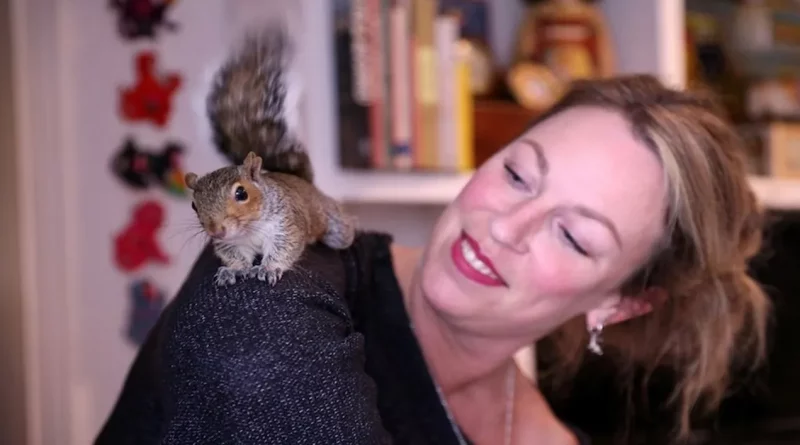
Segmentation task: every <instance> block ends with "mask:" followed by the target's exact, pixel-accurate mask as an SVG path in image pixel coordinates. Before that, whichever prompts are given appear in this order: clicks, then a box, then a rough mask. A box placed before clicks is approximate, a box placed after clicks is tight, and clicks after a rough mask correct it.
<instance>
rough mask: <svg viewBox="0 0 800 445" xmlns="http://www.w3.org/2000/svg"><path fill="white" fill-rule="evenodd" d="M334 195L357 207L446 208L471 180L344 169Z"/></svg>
mask: <svg viewBox="0 0 800 445" xmlns="http://www.w3.org/2000/svg"><path fill="white" fill-rule="evenodd" d="M336 177H337V184H336V185H334V186H333V190H332V194H334V195H336V196H338V197H339V199H341V200H342V201H345V202H349V203H354V204H405V205H416V204H419V205H445V204H447V203H449V202H450V201H452V200H453V199H454V198H455V197H456V195H458V193H459V192H460V191H461V189H462V188H463V187H464V185H466V183H467V181H468V180H469V178H470V175H469V174H459V173H404V172H369V171H364V172H361V171H353V170H342V171H341V172H340V173H338V174H337V175H336Z"/></svg>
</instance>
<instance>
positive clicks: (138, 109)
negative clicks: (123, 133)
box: [119, 51, 183, 128]
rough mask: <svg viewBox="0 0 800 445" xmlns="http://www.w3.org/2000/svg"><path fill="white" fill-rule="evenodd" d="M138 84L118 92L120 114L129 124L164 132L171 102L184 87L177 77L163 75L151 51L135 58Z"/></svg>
mask: <svg viewBox="0 0 800 445" xmlns="http://www.w3.org/2000/svg"><path fill="white" fill-rule="evenodd" d="M135 66H136V81H135V82H134V84H133V85H132V86H130V87H126V88H121V89H120V92H119V96H120V97H119V101H120V114H121V115H122V118H123V119H124V120H126V121H129V122H140V121H146V122H150V123H152V124H153V125H155V126H156V127H159V128H163V127H166V126H167V123H168V122H169V118H170V113H171V112H172V101H173V99H174V97H175V93H176V92H177V91H178V89H179V88H180V86H181V83H182V82H183V81H182V78H181V76H180V75H179V74H177V73H169V74H161V73H159V72H157V69H156V55H155V53H153V52H152V51H141V52H139V53H137V54H136V60H135Z"/></svg>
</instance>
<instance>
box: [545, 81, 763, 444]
mask: <svg viewBox="0 0 800 445" xmlns="http://www.w3.org/2000/svg"><path fill="white" fill-rule="evenodd" d="M573 106H598V107H603V108H607V109H611V110H615V111H617V112H619V113H621V114H622V115H623V116H624V117H625V118H626V119H627V120H628V122H629V123H630V125H631V129H632V131H633V133H634V135H635V136H636V137H637V138H639V139H640V140H641V141H643V142H644V143H645V144H646V145H647V146H648V147H649V148H650V149H651V150H652V151H653V152H654V153H655V154H656V155H657V156H658V158H659V159H660V160H661V164H662V166H663V169H664V173H665V177H666V181H667V186H668V193H669V197H668V199H669V201H668V205H669V207H668V215H667V218H666V221H665V238H664V239H663V242H662V243H661V244H660V245H659V247H658V249H656V251H655V252H654V253H653V255H652V258H651V260H650V261H649V262H648V263H647V264H646V265H645V266H644V267H642V268H641V269H640V270H638V271H636V273H635V274H634V275H632V276H631V277H630V278H629V279H628V280H627V282H626V283H624V285H623V286H622V290H623V292H626V293H627V294H628V295H635V294H636V293H637V291H640V290H643V289H645V288H647V287H649V286H658V287H661V288H663V289H665V290H666V291H667V294H668V298H667V300H666V302H665V303H664V304H663V306H659V307H658V308H657V309H656V310H654V311H653V312H651V313H650V314H648V315H645V316H642V317H639V318H637V319H633V320H630V321H628V322H624V323H620V324H619V325H613V326H610V327H607V328H606V330H605V332H604V333H603V350H604V351H606V352H608V353H609V354H612V356H613V358H614V359H617V361H618V362H619V364H621V365H622V366H621V370H622V371H626V372H624V373H623V375H627V376H628V377H629V380H628V383H629V384H630V385H632V384H633V371H634V370H635V369H636V368H639V369H644V370H645V374H646V376H649V375H651V374H652V372H653V371H655V370H656V369H657V368H661V367H664V366H668V367H669V368H671V369H672V370H673V371H675V374H676V376H677V385H676V387H675V390H674V392H673V394H672V397H671V398H670V402H672V403H674V404H675V406H676V407H677V410H676V412H677V418H676V421H677V429H676V436H678V437H685V436H686V435H687V434H688V431H689V428H690V418H691V417H690V415H691V414H692V413H693V411H694V409H695V406H696V405H697V406H699V407H700V408H705V412H710V411H713V410H714V409H716V408H717V407H718V406H719V403H720V401H721V399H722V397H723V395H724V393H725V391H726V389H727V387H728V385H729V383H730V375H731V372H732V370H733V369H734V366H735V365H740V364H745V365H746V366H749V367H750V369H755V367H756V366H758V364H759V363H760V362H761V361H762V360H763V358H764V356H765V348H766V346H765V344H766V340H765V337H766V332H765V331H766V324H767V320H768V314H769V313H770V304H769V300H768V299H767V297H766V295H765V293H764V292H763V291H762V289H761V288H760V287H759V286H758V285H757V283H756V282H755V281H754V280H753V279H752V278H751V277H750V276H749V275H748V273H747V265H748V260H749V259H750V258H751V257H752V256H754V255H755V254H756V253H757V252H758V251H759V249H760V245H761V225H762V212H761V210H760V208H759V206H758V204H757V201H756V198H755V195H754V194H753V192H752V191H751V189H750V187H749V184H748V181H747V176H746V168H745V163H744V160H743V154H744V146H743V142H742V141H741V139H740V137H739V135H738V134H737V132H736V130H735V128H734V127H733V126H732V125H731V123H729V122H728V120H727V119H726V117H725V115H724V113H723V110H722V108H721V107H720V106H719V105H718V103H717V102H716V100H714V98H713V96H711V95H709V94H705V93H703V92H701V91H678V90H672V89H668V88H665V87H664V86H663V85H662V84H661V83H660V82H658V81H657V80H656V79H655V78H654V77H652V76H648V75H636V76H627V77H616V78H611V79H604V80H591V81H582V82H578V83H575V84H574V86H573V87H572V88H571V90H570V91H569V92H568V93H567V94H566V95H565V96H564V97H563V98H562V99H561V100H560V101H559V102H558V103H557V104H556V105H555V106H554V107H553V108H552V109H550V110H548V112H547V113H546V114H545V115H543V116H540V118H539V119H538V120H539V121H541V120H543V119H546V118H547V117H549V116H551V115H553V114H555V113H558V112H560V111H562V110H564V109H566V108H570V107H573ZM587 340H588V337H587V333H586V326H585V322H584V321H583V319H582V318H581V319H580V320H578V319H576V320H572V321H571V322H570V323H567V324H566V325H565V326H564V327H563V328H562V329H560V330H558V331H557V332H555V333H554V334H553V335H551V336H550V337H549V338H548V339H547V340H546V341H547V343H548V346H549V347H554V349H553V350H554V351H556V360H555V363H553V364H552V366H551V367H549V368H545V369H543V370H542V371H543V377H544V378H548V376H559V377H562V378H563V377H564V376H570V375H573V374H574V371H576V370H577V368H578V365H579V364H580V363H581V361H582V359H583V354H585V350H586V346H585V345H586V341H587ZM548 371H550V372H548ZM565 371H567V372H566V373H565ZM569 371H573V372H569ZM646 381H647V377H646V378H645V382H646ZM701 412H702V411H701Z"/></svg>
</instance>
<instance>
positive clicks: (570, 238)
mask: <svg viewBox="0 0 800 445" xmlns="http://www.w3.org/2000/svg"><path fill="white" fill-rule="evenodd" d="M558 230H560V231H561V234H562V235H564V238H565V239H566V240H567V243H569V245H570V246H571V247H572V248H573V249H575V251H576V252H578V253H579V254H581V255H583V256H586V257H588V256H589V252H587V251H586V249H584V248H583V247H581V245H580V244H578V242H577V241H575V238H574V237H573V236H572V234H571V233H569V230H567V228H566V227H564V226H562V225H560V224H559V226H558Z"/></svg>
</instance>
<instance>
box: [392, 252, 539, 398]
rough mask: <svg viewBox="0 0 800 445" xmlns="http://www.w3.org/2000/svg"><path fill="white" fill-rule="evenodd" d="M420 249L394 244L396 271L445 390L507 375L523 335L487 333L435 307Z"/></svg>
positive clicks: (430, 364)
mask: <svg viewBox="0 0 800 445" xmlns="http://www.w3.org/2000/svg"><path fill="white" fill-rule="evenodd" d="M422 253H423V251H422V250H421V249H409V248H404V247H399V246H393V247H392V257H393V261H394V267H395V274H396V276H397V277H398V281H399V283H400V286H401V290H402V291H403V300H404V303H405V306H406V311H407V312H408V315H409V318H410V319H411V323H412V325H413V328H414V331H415V334H416V337H417V340H418V342H419V343H420V346H421V347H422V352H423V355H424V357H425V361H426V363H427V364H428V367H429V368H430V370H431V373H432V374H433V377H434V380H435V381H436V382H437V383H438V384H439V386H440V387H441V388H442V391H444V392H445V393H453V392H457V391H459V390H461V389H464V388H466V387H468V386H470V385H471V384H473V383H475V382H478V381H482V380H484V379H495V378H501V377H502V378H504V376H505V373H506V370H507V369H508V366H509V365H510V364H511V361H512V360H513V355H514V353H515V352H516V351H518V350H519V349H520V348H521V347H522V345H524V344H525V340H526V339H524V338H521V337H499V336H489V335H484V334H482V333H480V332H477V331H475V330H471V329H468V328H463V327H460V326H458V325H457V324H455V323H453V322H451V321H449V320H448V319H447V317H446V316H445V315H443V314H441V313H439V312H437V311H436V309H435V308H434V307H432V306H431V305H430V304H429V303H428V301H427V299H426V298H425V295H424V293H423V292H422V289H421V286H420V285H419V276H418V273H417V271H418V265H419V264H420V259H421V257H422Z"/></svg>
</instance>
